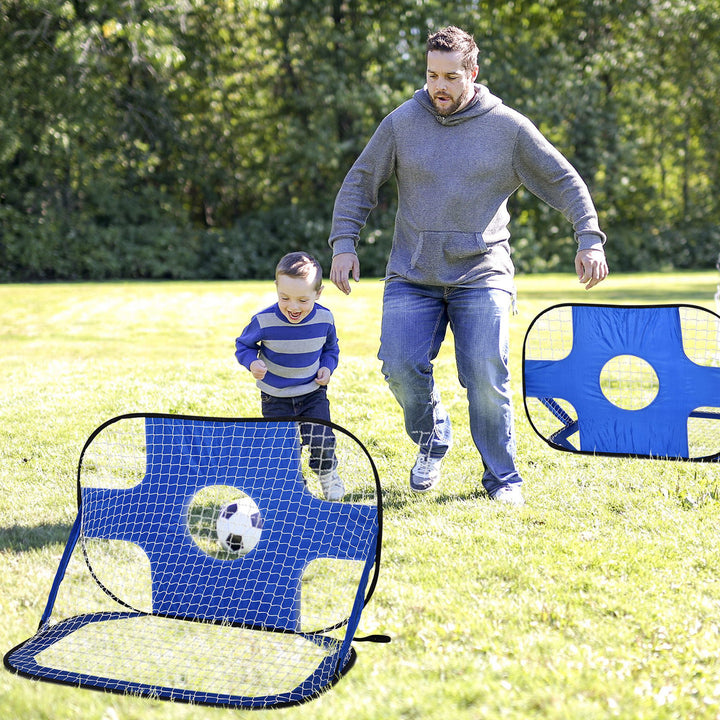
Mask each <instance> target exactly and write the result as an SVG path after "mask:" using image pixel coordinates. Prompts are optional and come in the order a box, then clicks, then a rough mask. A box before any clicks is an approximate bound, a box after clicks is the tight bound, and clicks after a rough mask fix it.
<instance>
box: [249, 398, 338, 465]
mask: <svg viewBox="0 0 720 720" xmlns="http://www.w3.org/2000/svg"><path fill="white" fill-rule="evenodd" d="M260 403H261V406H262V414H263V417H264V418H280V417H282V418H285V417H291V418H303V417H305V418H314V419H315V420H327V421H328V422H330V403H329V402H328V397H327V388H326V387H325V386H324V385H319V386H318V389H317V390H314V391H313V392H311V393H308V394H307V395H298V396H296V397H282V398H279V397H275V396H273V395H268V394H267V393H264V392H261V393H260ZM298 429H299V431H300V439H301V442H302V444H303V445H307V446H308V447H309V448H310V459H309V465H310V469H311V470H314V471H315V472H316V473H318V475H326V474H327V473H330V472H332V471H333V470H334V469H335V467H336V466H337V459H336V457H335V434H334V433H333V431H332V429H331V428H329V427H328V426H327V425H321V424H320V423H312V422H301V423H298Z"/></svg>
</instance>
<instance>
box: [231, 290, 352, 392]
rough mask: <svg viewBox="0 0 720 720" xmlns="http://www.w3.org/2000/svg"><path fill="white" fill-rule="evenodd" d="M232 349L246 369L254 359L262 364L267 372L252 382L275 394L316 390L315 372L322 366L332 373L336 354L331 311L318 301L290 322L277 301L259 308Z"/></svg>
mask: <svg viewBox="0 0 720 720" xmlns="http://www.w3.org/2000/svg"><path fill="white" fill-rule="evenodd" d="M235 348H236V350H235V357H236V358H237V360H238V362H239V363H240V364H241V365H244V366H245V367H246V368H248V369H250V364H251V363H252V362H253V361H254V360H262V361H263V362H264V363H265V365H266V366H267V374H266V375H265V377H264V378H263V379H262V380H258V381H257V383H256V384H257V386H258V388H260V390H262V391H263V392H265V393H267V394H268V395H273V396H275V397H296V396H298V395H307V394H308V393H310V392H313V390H317V389H318V387H319V385H318V384H317V383H316V382H315V377H316V376H317V371H318V370H319V369H320V368H321V367H326V368H328V369H329V370H330V372H334V371H335V369H336V368H337V366H338V358H339V355H340V350H339V347H338V341H337V333H336V332H335V322H334V320H333V316H332V313H331V312H330V311H329V310H328V309H327V308H326V307H324V306H322V305H319V304H318V303H315V307H314V308H313V309H312V311H311V312H310V314H309V315H308V316H307V317H305V318H303V320H302V321H301V322H299V323H291V322H290V321H289V320H288V319H287V318H286V317H285V316H284V315H283V314H282V312H281V311H280V308H279V307H278V304H277V303H275V304H274V305H272V306H270V307H269V308H266V309H265V310H262V311H260V312H259V313H257V314H256V315H254V316H253V317H252V319H251V321H250V323H249V325H248V326H247V327H246V328H245V329H244V330H243V332H242V334H241V335H240V337H239V338H237V339H236V341H235Z"/></svg>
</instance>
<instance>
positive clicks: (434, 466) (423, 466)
mask: <svg viewBox="0 0 720 720" xmlns="http://www.w3.org/2000/svg"><path fill="white" fill-rule="evenodd" d="M441 462H442V458H433V457H428V456H427V455H426V454H425V453H424V452H422V451H420V452H419V453H418V456H417V460H415V465H414V466H413V469H412V470H411V471H410V489H411V490H414V491H415V492H417V493H423V492H427V491H428V490H432V489H433V488H434V487H435V485H437V483H438V480H440V463H441Z"/></svg>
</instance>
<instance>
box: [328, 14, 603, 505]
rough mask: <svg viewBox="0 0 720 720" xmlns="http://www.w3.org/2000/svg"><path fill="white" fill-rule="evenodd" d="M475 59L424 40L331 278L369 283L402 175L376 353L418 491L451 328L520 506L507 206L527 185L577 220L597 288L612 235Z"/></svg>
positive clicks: (351, 199) (498, 485) (581, 260)
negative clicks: (367, 247)
mask: <svg viewBox="0 0 720 720" xmlns="http://www.w3.org/2000/svg"><path fill="white" fill-rule="evenodd" d="M477 54H478V48H477V45H476V44H475V41H474V40H473V38H472V36H470V35H468V34H467V33H466V32H464V31H463V30H460V29H459V28H456V27H447V28H443V29H442V30H440V31H438V32H437V33H435V34H433V35H431V36H430V37H429V38H428V41H427V48H426V60H427V74H426V81H427V82H426V85H425V87H424V88H422V89H421V90H418V91H416V92H415V94H414V96H413V97H412V99H410V100H408V101H407V102H405V103H403V104H402V105H401V106H400V107H398V108H396V109H395V110H394V111H393V112H392V113H390V114H389V115H388V116H387V117H386V118H385V119H384V120H383V121H382V122H381V123H380V125H379V126H378V128H377V130H376V131H375V133H374V135H373V136H372V138H371V139H370V141H369V142H368V144H367V145H366V147H365V149H364V150H363V152H362V153H361V154H360V156H359V157H358V159H357V160H356V162H355V164H354V165H353V166H352V168H351V169H350V171H349V172H348V174H347V176H346V178H345V180H344V182H343V185H342V187H341V188H340V191H339V193H338V195H337V198H336V200H335V208H334V212H333V223H332V229H331V233H330V238H329V242H330V245H331V247H332V248H333V263H332V268H331V271H330V279H331V280H332V281H333V282H334V283H335V285H337V287H338V288H340V290H342V291H343V292H344V293H345V294H348V293H350V283H349V278H350V277H352V278H353V280H355V281H356V282H357V281H358V280H359V278H360V264H359V261H358V258H357V254H356V247H357V243H358V239H359V235H360V231H361V229H362V228H363V226H364V224H365V222H366V221H367V218H368V215H369V214H370V212H371V211H372V209H373V208H374V207H375V205H376V204H377V196H378V190H379V188H380V186H381V185H382V184H383V183H384V182H386V181H387V180H388V179H389V178H390V177H391V176H392V174H395V177H396V179H397V187H398V210H397V216H396V219H395V232H394V236H393V244H392V250H391V252H390V257H389V259H388V264H387V272H386V278H385V280H386V282H385V291H384V297H383V319H382V330H381V338H380V351H379V354H378V357H379V358H380V360H381V361H382V363H383V366H382V367H383V374H384V375H385V378H386V380H387V382H388V384H389V386H390V389H391V390H392V392H393V394H394V395H395V398H396V399H397V401H398V403H399V404H400V406H401V407H402V409H403V413H404V417H405V427H406V430H407V432H408V435H409V436H410V438H411V439H412V440H413V441H414V442H415V443H416V444H417V445H418V447H419V452H418V456H417V460H416V462H415V465H414V467H413V468H412V471H411V473H410V486H411V488H412V489H413V490H414V491H416V492H426V491H428V490H430V489H432V488H433V487H434V486H435V485H436V483H437V482H438V479H439V477H440V463H441V460H442V458H443V456H444V455H445V453H446V452H447V451H448V449H449V448H450V445H451V439H452V435H451V427H450V419H449V417H448V415H447V413H446V412H445V410H444V408H443V406H442V403H441V400H440V393H439V391H438V389H437V387H436V386H435V383H434V380H433V372H432V361H433V360H434V359H435V357H436V355H437V353H438V351H439V349H440V345H441V343H442V341H443V340H444V337H445V332H446V329H447V326H448V324H449V325H450V328H451V329H452V332H453V335H454V338H455V356H456V363H457V370H458V378H459V380H460V383H461V384H462V385H463V387H465V388H466V389H467V394H468V404H469V416H470V430H471V433H472V437H473V441H474V442H475V445H476V447H477V449H478V451H479V452H480V455H481V458H482V461H483V466H484V474H483V479H482V482H483V485H484V487H485V489H486V490H487V492H488V494H489V496H490V497H491V498H492V499H494V500H497V501H499V502H504V503H508V504H512V505H522V504H523V503H524V499H523V495H522V491H521V484H522V479H521V477H520V474H519V472H518V470H517V467H516V463H515V438H514V420H513V414H512V404H511V401H510V383H509V371H508V355H509V348H508V336H509V317H508V315H509V309H510V306H511V304H512V302H513V298H514V293H515V288H514V282H513V275H514V269H513V265H512V261H511V259H510V245H509V242H508V241H509V237H510V233H509V232H508V228H507V226H508V222H509V219H510V218H509V215H508V212H507V200H508V198H509V196H510V195H512V193H514V192H515V191H516V190H517V188H518V187H519V186H520V185H524V186H525V187H526V188H527V189H528V190H530V191H531V192H533V193H534V194H535V195H537V196H538V197H539V198H540V199H542V200H543V201H545V202H547V203H548V204H549V205H551V206H552V207H554V208H556V209H557V210H560V211H561V212H562V213H563V215H564V216H565V217H566V218H567V219H568V220H569V221H570V222H571V223H572V225H573V228H574V230H575V237H576V239H577V242H578V252H577V255H576V258H575V269H576V272H577V274H578V278H579V280H580V282H581V283H583V284H585V287H586V288H587V289H590V288H592V287H594V286H595V285H597V284H598V283H599V282H601V281H602V280H604V279H605V277H606V276H607V273H608V268H607V262H606V260H605V252H604V249H603V244H604V242H605V235H604V234H603V233H602V231H601V230H600V228H599V225H598V218H597V212H596V211H595V207H594V205H593V202H592V199H591V197H590V193H589V191H588V189H587V186H586V185H585V183H584V182H583V180H582V179H581V178H580V176H579V175H578V173H577V171H576V170H575V169H574V168H573V167H572V166H571V165H570V163H569V162H568V161H567V160H566V159H565V158H564V157H563V156H562V155H561V154H560V153H559V152H558V151H557V150H556V149H555V148H554V147H553V146H552V145H551V144H550V143H549V142H548V141H547V140H546V139H545V138H544V137H543V136H542V135H541V134H540V132H539V131H538V130H537V128H535V126H534V125H533V124H532V123H531V122H530V121H529V120H528V119H527V118H525V117H524V116H522V115H520V114H519V113H517V112H515V111H514V110H511V109H509V108H508V107H506V106H505V105H503V103H502V101H501V100H500V99H499V98H497V97H495V96H493V95H492V94H491V93H490V92H489V91H488V89H487V88H486V87H484V86H482V85H478V84H476V83H475V79H476V78H477V74H478V65H477Z"/></svg>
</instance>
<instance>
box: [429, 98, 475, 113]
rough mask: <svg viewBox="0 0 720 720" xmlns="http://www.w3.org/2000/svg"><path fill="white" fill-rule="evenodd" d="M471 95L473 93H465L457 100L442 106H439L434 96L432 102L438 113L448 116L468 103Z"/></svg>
mask: <svg viewBox="0 0 720 720" xmlns="http://www.w3.org/2000/svg"><path fill="white" fill-rule="evenodd" d="M471 97H472V93H470V92H468V93H463V94H462V95H461V96H460V97H459V98H458V99H457V100H454V101H453V102H451V103H450V104H449V105H444V106H442V107H439V106H438V104H437V100H436V99H435V98H434V97H433V98H432V103H433V106H434V107H435V110H437V113H438V115H441V116H442V117H448V115H452V114H453V113H454V112H457V111H458V110H459V109H460V108H461V107H463V106H464V105H467V103H468V102H469V100H470V98H471Z"/></svg>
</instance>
